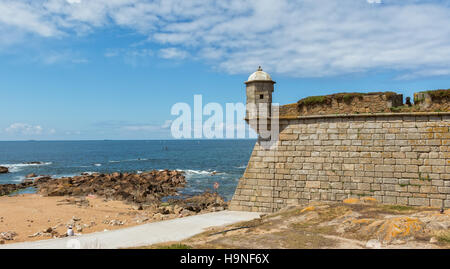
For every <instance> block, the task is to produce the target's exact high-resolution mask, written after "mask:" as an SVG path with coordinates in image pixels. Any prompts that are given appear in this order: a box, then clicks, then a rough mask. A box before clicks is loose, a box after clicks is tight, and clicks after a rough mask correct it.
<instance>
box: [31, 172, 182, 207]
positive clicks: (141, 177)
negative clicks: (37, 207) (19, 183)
mask: <svg viewBox="0 0 450 269" xmlns="http://www.w3.org/2000/svg"><path fill="white" fill-rule="evenodd" d="M185 183H186V180H185V177H184V175H183V174H182V172H178V171H169V170H164V171H150V172H144V173H140V174H131V173H112V174H99V173H94V174H92V175H81V176H76V177H63V178H58V179H49V178H38V179H36V180H35V182H34V185H36V187H37V188H38V192H39V193H41V194H43V195H44V196H64V195H69V196H86V195H89V194H93V195H97V196H101V197H104V198H106V199H111V200H122V201H126V202H130V203H152V202H155V201H159V200H160V198H161V197H164V196H169V195H174V194H175V193H176V190H177V188H179V187H183V186H184V184H185Z"/></svg>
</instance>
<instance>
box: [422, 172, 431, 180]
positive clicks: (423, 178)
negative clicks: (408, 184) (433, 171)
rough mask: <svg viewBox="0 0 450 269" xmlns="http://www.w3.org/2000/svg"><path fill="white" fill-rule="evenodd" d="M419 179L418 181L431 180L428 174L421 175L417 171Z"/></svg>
mask: <svg viewBox="0 0 450 269" xmlns="http://www.w3.org/2000/svg"><path fill="white" fill-rule="evenodd" d="M419 180H420V181H430V180H431V179H430V175H429V174H427V176H426V177H422V173H419Z"/></svg>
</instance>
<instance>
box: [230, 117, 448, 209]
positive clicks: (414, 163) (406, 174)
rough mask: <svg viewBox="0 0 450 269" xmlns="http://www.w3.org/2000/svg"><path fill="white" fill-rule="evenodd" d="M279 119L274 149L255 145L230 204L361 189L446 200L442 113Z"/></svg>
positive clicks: (388, 196) (399, 199)
mask: <svg viewBox="0 0 450 269" xmlns="http://www.w3.org/2000/svg"><path fill="white" fill-rule="evenodd" d="M280 125H281V128H280V130H281V132H280V136H279V141H278V142H277V147H276V148H275V149H272V150H267V149H264V148H262V147H261V146H260V145H259V144H258V143H257V144H256V145H255V148H254V150H253V153H252V155H251V158H250V161H249V163H248V166H247V169H246V170H245V173H244V176H243V177H242V178H241V180H240V181H239V184H238V187H237V189H236V192H235V195H234V197H233V199H232V201H231V205H230V209H231V210H244V211H260V212H273V211H277V210H279V209H281V208H283V207H285V206H288V205H296V204H304V203H308V202H310V201H319V200H320V201H341V200H343V199H346V198H349V197H361V196H371V197H374V198H376V199H377V200H378V201H380V202H383V203H389V204H400V205H417V206H434V207H442V206H445V207H446V208H448V207H450V132H449V128H450V113H440V112H431V113H418V114H416V115H410V114H407V113H405V114H403V113H402V114H394V113H386V114H382V115H376V114H374V115H350V116H346V115H342V116H317V117H314V116H309V117H308V116H306V117H303V118H298V119H289V120H288V119H286V120H281V122H280Z"/></svg>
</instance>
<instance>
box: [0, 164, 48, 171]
mask: <svg viewBox="0 0 450 269" xmlns="http://www.w3.org/2000/svg"><path fill="white" fill-rule="evenodd" d="M51 164H52V162H39V163H14V164H0V166H3V167H7V168H8V170H9V172H10V173H15V172H19V171H21V170H22V169H23V168H25V167H29V166H43V165H51Z"/></svg>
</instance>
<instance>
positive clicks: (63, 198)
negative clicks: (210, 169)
mask: <svg viewBox="0 0 450 269" xmlns="http://www.w3.org/2000/svg"><path fill="white" fill-rule="evenodd" d="M28 177H29V178H28ZM185 184H186V179H185V176H184V173H183V172H180V171H170V170H163V171H156V170H153V171H148V172H142V173H117V172H116V173H111V174H102V173H92V174H87V173H85V174H82V175H80V176H74V177H62V178H51V177H50V176H38V177H36V175H34V174H30V175H28V176H27V179H25V180H24V181H23V182H22V183H19V184H4V185H0V196H6V195H11V194H14V192H17V191H20V190H22V189H26V188H30V187H33V188H35V189H36V194H30V195H19V196H13V197H0V198H1V199H3V200H2V201H6V200H5V199H9V200H11V201H12V200H15V201H17V202H16V203H18V204H20V203H21V201H24V204H23V205H22V206H23V207H24V208H23V209H24V210H26V211H33V210H34V211H36V210H38V211H42V212H45V213H48V214H50V213H53V211H58V210H61V209H62V207H66V208H67V209H66V210H71V211H72V212H73V214H80V213H79V212H78V211H77V210H80V209H83V210H86V212H88V211H89V212H91V211H92V212H94V211H95V210H97V211H98V208H100V207H106V208H108V204H110V203H115V205H118V204H120V205H121V206H119V207H118V208H120V212H118V213H117V216H118V217H117V218H111V217H110V216H103V215H102V216H101V217H100V218H102V219H101V220H99V219H98V218H99V217H97V219H95V218H94V217H93V216H97V215H98V214H100V213H99V212H96V211H95V212H94V213H92V214H93V215H92V216H90V217H89V218H90V219H89V220H83V221H80V220H78V217H73V218H71V219H70V220H66V221H64V220H63V219H61V220H60V221H57V222H56V223H53V225H52V226H50V220H49V224H45V222H44V224H42V225H44V226H41V228H40V230H38V231H34V232H31V233H30V232H28V231H27V233H29V234H26V235H24V234H23V233H24V232H22V231H19V230H12V229H11V230H5V229H9V228H6V227H4V228H3V230H1V229H0V244H4V243H12V242H19V241H28V240H38V239H45V238H49V237H50V238H52V237H53V238H57V237H65V236H67V235H66V229H67V228H68V227H69V226H70V227H73V229H74V231H75V232H86V231H87V232H95V231H102V230H101V229H102V228H104V227H116V226H117V227H120V226H123V227H125V226H129V225H137V224H141V223H146V222H152V221H161V220H166V219H172V218H179V217H186V216H191V215H196V214H202V213H207V212H214V211H221V210H225V209H227V207H228V203H227V202H225V201H224V199H223V198H222V197H220V196H219V195H218V194H217V193H211V192H205V193H203V194H200V195H195V196H181V195H179V194H178V192H177V190H178V189H180V188H183V187H184V186H185ZM27 199H31V200H33V199H34V200H35V201H38V202H43V201H44V200H45V201H51V207H52V209H50V208H49V207H47V208H46V206H38V205H36V208H29V207H30V205H32V206H33V207H34V204H35V203H36V202H35V203H33V202H29V201H27ZM55 199H57V200H55ZM27 203H29V204H30V205H28V204H27ZM25 204H27V205H25ZM2 205H3V206H5V204H2ZM12 207H13V206H12ZM13 208H14V207H13ZM124 208H125V209H124ZM105 210H106V209H105ZM108 210H109V209H107V210H106V211H108ZM10 211H11V210H9V211H7V210H5V213H3V215H11V217H8V218H9V219H10V218H12V215H14V214H13V213H12V212H10ZM49 211H52V212H49ZM58 212H59V211H58ZM102 212H103V211H102ZM26 214H27V213H25V214H24V215H26ZM54 214H55V215H58V213H56V212H55V213H54ZM101 214H103V213H101ZM0 215H1V214H0ZM119 216H120V217H119ZM24 217H25V216H24ZM36 218H37V219H38V220H39V221H41V220H40V219H39V218H42V217H40V216H39V214H38V215H37V216H36ZM27 221H28V217H27ZM33 221H35V222H34V223H33V222H32V221H31V220H30V223H29V225H28V227H30V225H31V226H33V225H36V223H37V222H36V221H37V220H33ZM5 222H6V221H5V219H1V220H0V228H1V227H2V223H5ZM7 224H8V225H9V226H7V227H16V223H13V222H11V223H7ZM117 227H116V228H117ZM24 229H25V228H24ZM17 238H18V240H16V239H17Z"/></svg>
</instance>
